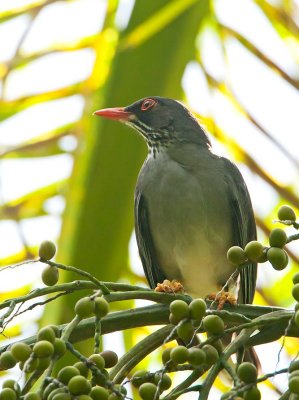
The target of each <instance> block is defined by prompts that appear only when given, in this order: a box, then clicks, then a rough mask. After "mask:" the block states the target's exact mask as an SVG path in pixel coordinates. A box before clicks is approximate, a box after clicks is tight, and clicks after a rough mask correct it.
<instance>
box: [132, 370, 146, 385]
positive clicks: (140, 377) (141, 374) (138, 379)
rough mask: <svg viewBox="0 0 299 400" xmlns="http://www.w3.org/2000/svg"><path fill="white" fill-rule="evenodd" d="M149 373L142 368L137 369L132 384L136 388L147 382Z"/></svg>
mask: <svg viewBox="0 0 299 400" xmlns="http://www.w3.org/2000/svg"><path fill="white" fill-rule="evenodd" d="M147 374H148V371H146V370H144V369H141V370H139V371H136V372H135V373H134V374H133V376H132V379H131V382H132V385H133V386H134V387H136V388H139V386H140V385H142V383H144V382H145V380H146V378H145V377H146V375H147Z"/></svg>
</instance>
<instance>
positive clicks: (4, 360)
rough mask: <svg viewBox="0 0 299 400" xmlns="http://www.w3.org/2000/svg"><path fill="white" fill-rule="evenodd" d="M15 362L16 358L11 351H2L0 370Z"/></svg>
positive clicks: (12, 365) (8, 367)
mask: <svg viewBox="0 0 299 400" xmlns="http://www.w3.org/2000/svg"><path fill="white" fill-rule="evenodd" d="M16 363H17V360H16V359H15V357H14V356H13V354H12V352H11V351H9V350H7V351H4V352H3V353H2V354H1V356H0V370H5V369H10V368H13V367H14V366H15V365H16Z"/></svg>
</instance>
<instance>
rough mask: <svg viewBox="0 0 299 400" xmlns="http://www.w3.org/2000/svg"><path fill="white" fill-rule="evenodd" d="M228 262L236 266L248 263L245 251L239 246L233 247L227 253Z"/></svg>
mask: <svg viewBox="0 0 299 400" xmlns="http://www.w3.org/2000/svg"><path fill="white" fill-rule="evenodd" d="M227 259H228V261H229V262H230V263H231V264H233V265H236V266H239V265H242V264H244V263H245V262H246V261H247V259H248V258H247V255H246V254H245V251H244V250H243V249H242V248H241V247H239V246H233V247H231V248H230V249H228V252H227Z"/></svg>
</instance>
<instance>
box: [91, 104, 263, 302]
mask: <svg viewBox="0 0 299 400" xmlns="http://www.w3.org/2000/svg"><path fill="white" fill-rule="evenodd" d="M94 114H95V115H97V116H101V117H104V118H108V119H112V120H116V121H119V122H122V123H124V124H126V125H128V126H129V127H131V128H134V129H135V130H136V131H137V132H138V133H139V134H140V135H141V136H142V137H143V139H144V140H145V141H146V144H147V146H148V155H147V157H146V159H145V161H144V164H143V166H142V168H141V170H140V172H139V176H138V179H137V183H136V188H135V200H134V203H135V233H136V239H137V245H138V249H139V254H140V258H141V261H142V265H143V269H144V272H145V276H146V278H147V281H148V283H149V285H150V287H151V288H153V289H156V290H158V291H166V292H167V291H172V290H173V291H176V289H177V288H179V289H178V290H180V289H181V287H183V289H184V291H185V292H186V293H187V294H189V295H190V296H192V297H202V298H207V296H210V295H212V296H215V299H216V300H217V297H216V295H215V293H216V294H217V293H219V291H220V293H222V294H224V296H225V300H224V301H226V300H227V301H228V302H233V303H235V302H238V303H242V304H250V303H252V301H253V297H254V293H255V287H256V277H257V265H256V263H253V262H252V263H251V262H249V263H248V264H247V265H246V266H245V267H244V268H242V269H239V270H238V273H237V274H236V273H234V271H236V269H235V266H233V265H232V264H230V262H229V261H228V259H227V251H228V249H229V248H230V247H231V246H235V245H237V246H240V247H242V248H244V246H245V245H246V244H247V243H248V242H249V241H252V240H255V239H256V224H255V218H254V213H253V208H252V203H251V199H250V195H249V192H248V189H247V186H246V184H245V181H244V179H243V177H242V175H241V173H240V171H239V169H238V168H237V166H236V165H235V164H234V163H233V162H231V161H230V160H229V159H227V158H225V157H223V156H219V155H217V154H215V153H214V152H213V150H212V146H211V141H210V140H209V138H208V135H207V134H206V132H205V130H204V128H203V127H202V126H201V124H200V123H199V121H198V119H197V118H196V117H195V116H194V115H193V114H192V113H191V112H190V111H189V109H188V108H187V107H186V106H185V105H184V104H182V103H181V102H180V101H178V100H174V99H170V98H165V97H159V96H152V97H146V98H143V99H141V100H138V101H136V102H134V103H133V104H131V105H129V106H127V107H117V108H105V109H101V110H98V111H96V112H94ZM232 277H233V278H232ZM230 278H232V279H230ZM224 289H225V290H224ZM221 290H222V292H221ZM210 298H211V297H210ZM232 299H233V300H232ZM218 300H219V301H220V297H218ZM221 301H222V302H223V299H222V300H221Z"/></svg>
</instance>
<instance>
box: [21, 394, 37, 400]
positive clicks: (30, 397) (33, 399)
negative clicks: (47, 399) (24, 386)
mask: <svg viewBox="0 0 299 400" xmlns="http://www.w3.org/2000/svg"><path fill="white" fill-rule="evenodd" d="M24 400H41V395H40V394H39V393H38V392H29V393H27V394H26V395H25V397H24Z"/></svg>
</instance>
